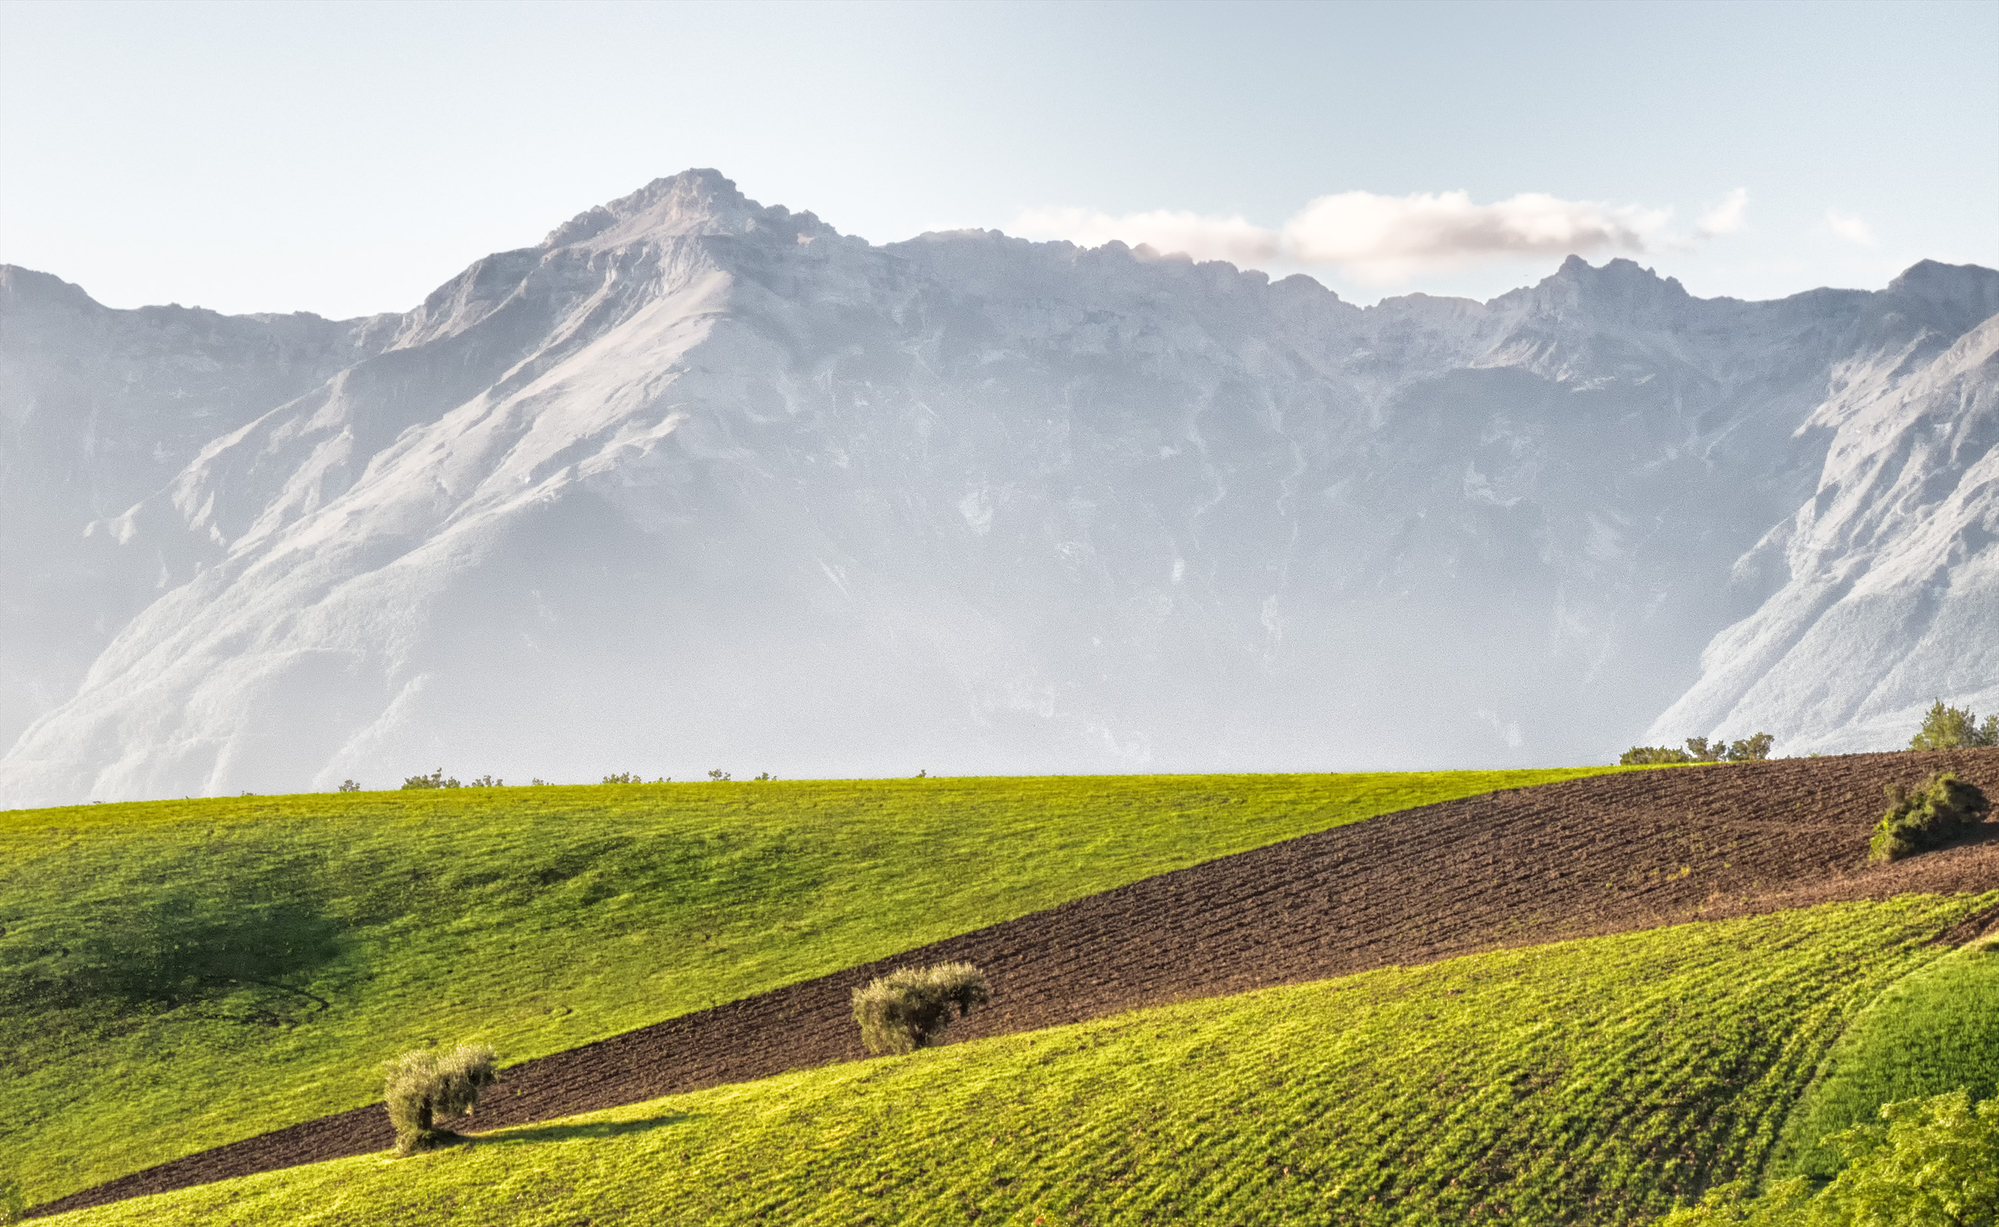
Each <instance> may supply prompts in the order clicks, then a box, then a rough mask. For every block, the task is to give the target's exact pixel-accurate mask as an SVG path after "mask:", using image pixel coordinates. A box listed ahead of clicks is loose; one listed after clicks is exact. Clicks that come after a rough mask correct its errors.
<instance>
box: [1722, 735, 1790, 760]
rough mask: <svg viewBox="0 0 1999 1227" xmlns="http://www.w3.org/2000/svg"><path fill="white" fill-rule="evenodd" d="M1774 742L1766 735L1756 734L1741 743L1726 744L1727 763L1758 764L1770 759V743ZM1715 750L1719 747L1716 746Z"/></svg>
mask: <svg viewBox="0 0 1999 1227" xmlns="http://www.w3.org/2000/svg"><path fill="white" fill-rule="evenodd" d="M1773 740H1775V739H1774V738H1772V737H1771V736H1770V734H1768V733H1757V734H1756V735H1754V736H1753V737H1745V738H1743V739H1742V740H1741V741H1731V742H1729V743H1728V761H1729V762H1731V763H1760V762H1762V761H1763V760H1764V759H1766V758H1769V757H1770V743H1771V742H1772V741H1773ZM1715 748H1716V749H1717V750H1719V749H1720V748H1721V747H1720V746H1716V747H1715Z"/></svg>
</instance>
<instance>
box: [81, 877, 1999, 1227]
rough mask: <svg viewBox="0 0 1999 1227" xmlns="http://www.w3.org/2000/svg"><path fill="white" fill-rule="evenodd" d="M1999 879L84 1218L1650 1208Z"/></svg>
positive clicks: (1148, 1024) (1930, 958)
mask: <svg viewBox="0 0 1999 1227" xmlns="http://www.w3.org/2000/svg"><path fill="white" fill-rule="evenodd" d="M1995 902H1999V892H1995V893H1992V894H1987V895H1984V896H1979V897H1971V896H1955V897H1935V896H1908V897H1904V898H1902V899H1898V900H1895V901H1892V902H1888V903H1872V904H1865V903H1863V904H1836V905H1828V906H1823V907H1819V908H1813V909H1808V910H1797V911H1790V912H1780V913H1776V914H1772V915H1766V916H1760V917H1754V918H1749V919H1741V920H1730V921H1720V922H1710V923H1701V924H1693V925H1684V926H1678V927H1674V928H1665V929H1655V930H1649V931H1644V932H1637V933H1628V934H1623V935H1618V936H1612V937H1602V938H1592V939H1588V940H1581V941H1571V942H1564V943H1558V944H1554V945H1549V946H1542V947H1534V948H1528V949H1520V950H1511V951H1502V952H1498V953H1492V954H1483V955H1474V956H1469V957H1465V958H1459V959H1454V960H1450V961H1448V962H1444V963H1438V964H1433V965H1430V966H1426V967H1420V968H1414V969H1388V970H1383V971H1377V972H1370V973H1365V974H1361V975H1356V976H1349V977H1344V978H1341V979H1336V980H1331V981H1325V982H1321V983H1316V984H1307V985H1300V986H1294V987H1286V988H1277V989H1268V990H1263V991H1260V992H1255V993H1250V994H1245V995H1243V996H1239V997H1232V998H1222V999H1214V1000H1204V1001H1194V1002H1188V1003H1184V1004H1180V1005H1175V1006H1167V1007H1161V1008H1155V1009H1149V1010H1142V1011H1136V1012H1133V1013H1129V1014H1125V1015H1120V1016H1117V1017H1114V1018H1110V1019H1105V1020H1101V1021H1096V1022H1090V1023H1083V1024H1078V1025H1074V1026H1068V1027H1060V1028H1054V1029H1051V1030H1047V1031H1041V1032H1035V1033H1030V1034H1023V1035H1015V1036H1006V1037H1001V1038H997V1039H990V1040H982V1041H977V1042H973V1043H965V1044H958V1045H949V1046H946V1047H944V1048H941V1049H935V1050H930V1051H926V1052H919V1053H916V1054H914V1055H912V1056H909V1057H898V1058H888V1059H882V1060H876V1061H868V1062H861V1063H856V1064H850V1065H843V1066H835V1067H829V1068H824V1069H819V1070H813V1071H807V1072H802V1073H797V1074H790V1075H786V1076H783V1077H779V1078H774V1079H769V1080H766V1081H763V1082H757V1083H748V1084H740V1085H734V1086H725V1087H718V1088H714V1089H712V1090H707V1091H701V1092H697V1093H693V1094H688V1095H681V1096H675V1097H671V1098H668V1099H664V1100H659V1101H655V1102H653V1103H649V1104H642V1105H635V1106H632V1107H627V1108H622V1109H617V1110H614V1111H609V1112H602V1113H596V1114H593V1115H590V1116H586V1117H578V1118H574V1119H571V1120H566V1121H560V1122H553V1123H544V1124H537V1125H529V1126H522V1127H520V1128H516V1129H511V1130H507V1131H504V1132H502V1133H498V1134H494V1135H489V1136H486V1137H483V1138H481V1139H480V1140H478V1141H476V1142H475V1143H473V1144H472V1145H470V1146H463V1147H458V1148H455V1149H452V1150H447V1151H443V1152H439V1153H435V1154H430V1155H423V1156H418V1157H415V1158H410V1159H392V1158H388V1157H386V1156H364V1157H360V1158H355V1159H344V1160H338V1161H335V1162H330V1163H324V1164H319V1165H316V1166H313V1167H306V1168H294V1169H289V1170H286V1171H279V1172H271V1173H267V1174H263V1175H258V1176H251V1177H245V1178H242V1179H238V1180H233V1181H229V1182H225V1183H222V1184H216V1185H209V1186H203V1187H199V1188H193V1189H188V1190H183V1191H181V1192H177V1193H170V1194H165V1195H162V1196H159V1197H153V1198H144V1199H137V1200H133V1201H127V1202H122V1203H117V1204H114V1205H111V1206H106V1207H102V1208H98V1209H94V1210H88V1211H82V1212H78V1213H77V1214H75V1215H73V1216H65V1217H64V1218H62V1219H59V1220H56V1221H58V1222H63V1223H75V1224H79V1225H81V1224H107V1225H108V1224H122V1223H147V1224H175V1223H189V1224H192V1223H210V1222H225V1221H226V1222H230V1223H235V1224H241V1225H242V1227H255V1225H259V1224H273V1225H275V1224H315V1223H323V1224H332V1223H340V1224H357V1225H362V1227H376V1225H383V1227H386V1225H388V1224H418V1223H422V1224H432V1223H477V1224H482V1225H484V1224H557V1223H587V1222H599V1223H602V1222H618V1223H638V1224H645V1223H656V1224H684V1223H696V1222H699V1223H717V1224H729V1223H745V1224H747V1223H755V1222H784V1223H791V1224H828V1225H833V1224H839V1225H842V1227H844V1225H848V1224H866V1223H882V1224H890V1223H894V1224H904V1223H936V1224H973V1223H978V1224H983V1223H991V1222H1006V1223H1021V1224H1058V1223H1060V1224H1084V1223H1089V1224H1109V1223H1147V1222H1159V1221H1174V1222H1201V1223H1232V1222H1250V1221H1254V1222H1260V1223H1286V1222H1292V1223H1356V1224H1358V1223H1368V1224H1374V1223H1382V1224H1386V1223H1397V1224H1405V1223H1424V1224H1430V1223H1436V1224H1461V1223H1478V1222H1486V1221H1515V1222H1533V1223H1610V1224H1616V1223H1635V1222H1642V1221H1646V1220H1649V1219H1650V1218H1652V1217H1654V1216H1656V1215H1658V1214H1659V1213H1661V1212H1663V1211H1664V1210H1665V1209H1666V1208H1668V1207H1669V1206H1670V1204H1671V1203H1672V1201H1673V1199H1674V1198H1675V1197H1676V1196H1685V1195H1689V1194H1693V1193H1696V1192H1698V1191H1699V1190H1700V1189H1701V1188H1703V1187H1705V1186H1706V1185H1707V1184H1709V1183H1711V1182H1714V1181H1717V1180H1725V1179H1728V1178H1731V1177H1733V1176H1735V1175H1737V1174H1741V1173H1753V1172H1754V1171H1755V1170H1756V1169H1757V1168H1758V1167H1759V1166H1760V1165H1761V1164H1762V1163H1763V1161H1764V1160H1765V1159H1766V1158H1767V1157H1768V1156H1769V1155H1770V1153H1771V1151H1772V1149H1773V1147H1774V1146H1775V1144H1776V1141H1777V1138H1778V1134H1779V1130H1780V1127H1781V1126H1782V1124H1783V1121H1784V1118H1785V1116H1786V1114H1787V1112H1788V1111H1789V1109H1790V1108H1791V1105H1792V1104H1793V1103H1794V1102H1795V1101H1796V1099H1797V1097H1798V1095H1799V1093H1800V1092H1801V1091H1802V1090H1803V1089H1804V1087H1805V1085H1806V1083H1807V1081H1808V1080H1809V1079H1810V1078H1811V1077H1812V1075H1813V1071H1814V1070H1815V1069H1816V1068H1817V1067H1818V1065H1819V1063H1820V1061H1821V1059H1822V1058H1823V1057H1824V1056H1825V1054H1826V1053H1827V1051H1828V1049H1829V1048H1830V1047H1831V1046H1832V1045H1833V1044H1834V1042H1835V1040H1836V1039H1837V1038H1838V1037H1839V1036H1840V1035H1841V1033H1842V1031H1843V1030H1844V1029H1845V1028H1846V1027H1847V1025H1848V1024H1849V1023H1850V1022H1852V1021H1853V1020H1854V1019H1855V1018H1857V1017H1861V1016H1863V1015H1864V1014H1865V1013H1866V1012H1867V1008H1868V1006H1869V1004H1870V1002H1873V1001H1875V999H1876V998H1877V997H1879V996H1880V995H1881V994H1882V993H1883V991H1884V990H1885V989H1887V988H1888V987H1889V986H1890V985H1893V984H1895V983H1896V982H1897V981H1903V982H1904V983H1911V984H1913V983H1917V982H1918V981H1904V977H1908V976H1911V974H1912V973H1914V974H1916V975H1917V976H1918V977H1920V976H1921V975H1922V974H1923V973H1924V969H1926V968H1929V969H1938V968H1942V967H1944V966H1945V965H1947V964H1949V963H1950V962H1951V960H1953V959H1955V958H1958V957H1959V956H1956V955H1953V954H1952V953H1951V952H1950V951H1949V950H1948V949H1947V948H1944V947H1940V946H1937V945H1934V944H1931V939H1932V938H1933V937H1934V936H1935V935H1936V934H1937V933H1938V932H1940V931H1941V930H1943V929H1945V928H1947V927H1948V926H1950V925H1951V924H1953V923H1955V922H1956V921H1957V920H1959V919H1960V918H1962V917H1964V916H1965V915H1967V914H1969V913H1970V912H1972V911H1974V910H1975V909H1977V908H1980V907H1988V906H1991V905H1993V904H1994V903H1995Z"/></svg>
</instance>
